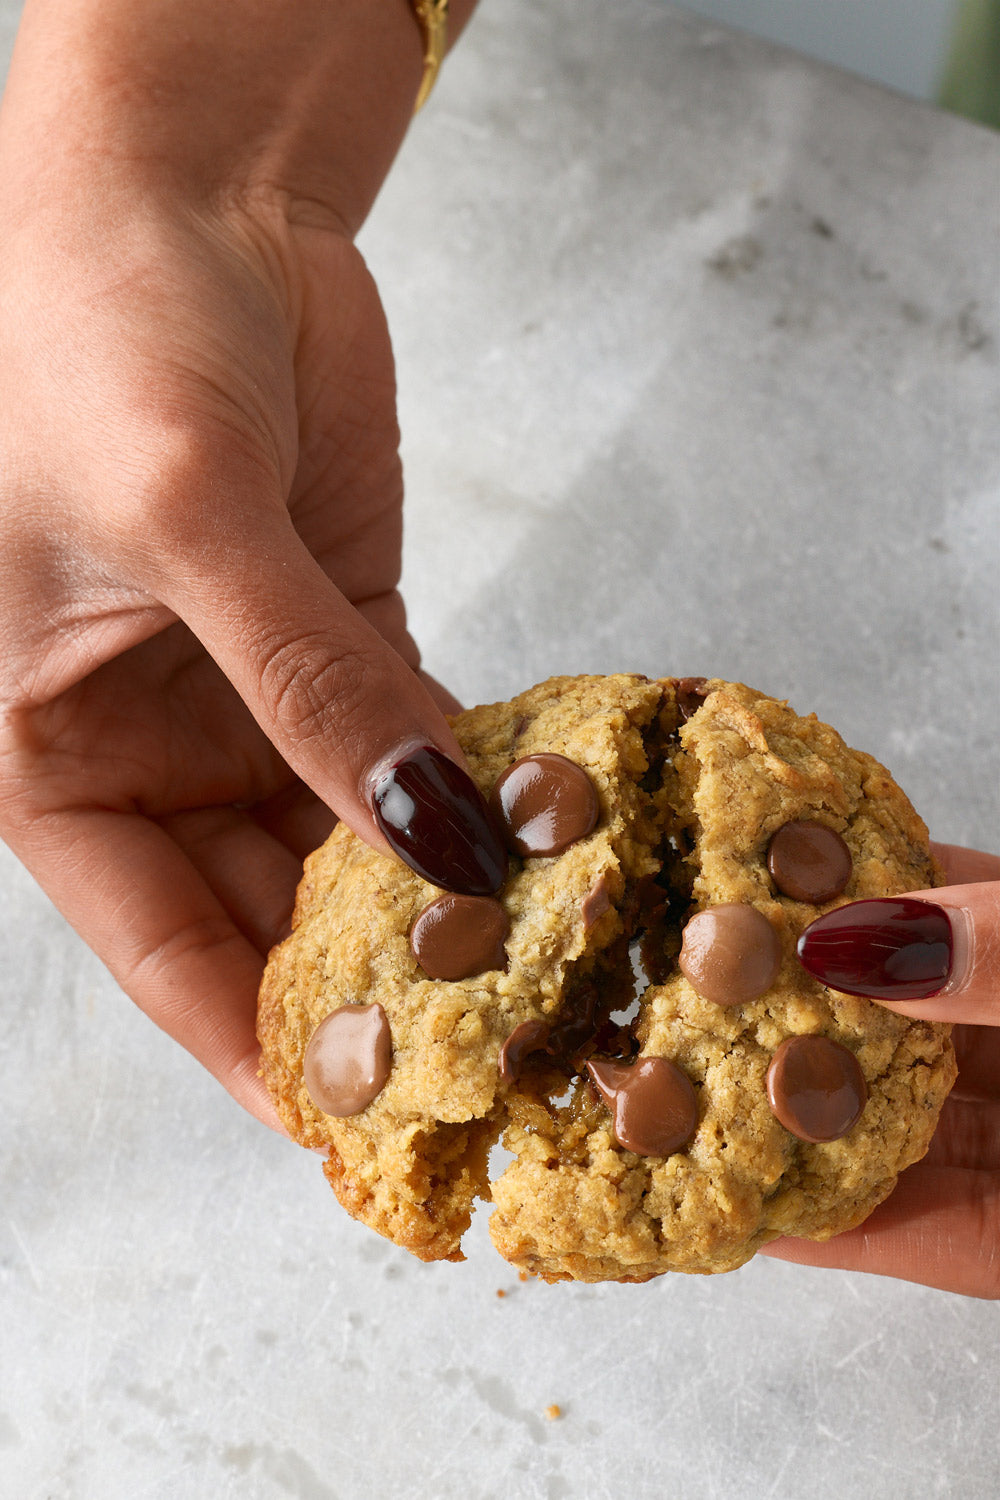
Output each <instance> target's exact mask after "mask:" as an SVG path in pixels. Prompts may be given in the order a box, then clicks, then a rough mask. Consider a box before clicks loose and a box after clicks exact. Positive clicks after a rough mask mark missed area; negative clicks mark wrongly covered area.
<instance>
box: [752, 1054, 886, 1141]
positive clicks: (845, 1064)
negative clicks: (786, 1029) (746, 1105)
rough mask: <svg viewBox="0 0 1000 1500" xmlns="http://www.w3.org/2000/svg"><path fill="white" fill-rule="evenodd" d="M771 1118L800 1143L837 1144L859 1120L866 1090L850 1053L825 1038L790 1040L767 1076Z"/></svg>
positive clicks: (859, 1065) (774, 1058) (776, 1055)
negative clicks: (828, 1142)
mask: <svg viewBox="0 0 1000 1500" xmlns="http://www.w3.org/2000/svg"><path fill="white" fill-rule="evenodd" d="M767 1098H768V1102H769V1104H770V1106H771V1110H772V1113H773V1114H774V1115H775V1117H776V1119H777V1120H779V1121H780V1123H781V1124H782V1125H784V1127H785V1129H786V1130H788V1131H790V1132H791V1134H792V1135H794V1136H797V1137H798V1139H799V1140H800V1141H811V1142H813V1143H819V1142H822V1141H836V1140H839V1139H840V1137H841V1136H842V1135H846V1134H847V1132H848V1131H849V1130H850V1129H851V1127H852V1126H853V1125H855V1124H856V1123H857V1121H858V1120H859V1119H860V1117H861V1112H862V1110H863V1109H864V1107H865V1105H866V1103H867V1102H868V1085H867V1084H866V1083H865V1075H864V1074H863V1073H862V1071H861V1064H860V1063H859V1062H858V1060H857V1058H856V1057H855V1055H854V1053H853V1052H851V1051H849V1050H848V1048H846V1047H842V1046H841V1044H840V1043H839V1042H835V1041H833V1040H832V1039H831V1038H830V1037H826V1036H790V1037H787V1038H786V1039H785V1041H783V1042H782V1043H781V1045H780V1046H779V1047H778V1050H777V1051H776V1052H775V1054H774V1056H773V1058H772V1059H771V1065H770V1067H769V1068H768V1070H767Z"/></svg>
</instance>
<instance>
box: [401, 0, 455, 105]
mask: <svg viewBox="0 0 1000 1500" xmlns="http://www.w3.org/2000/svg"><path fill="white" fill-rule="evenodd" d="M410 4H411V5H412V6H413V14H414V15H415V16H416V18H417V25H418V26H419V27H420V35H421V36H422V37H423V39H424V76H423V78H422V79H421V80H420V92H419V93H418V94H417V102H416V104H415V105H414V106H413V113H414V114H416V112H417V110H418V109H420V108H421V106H422V105H424V104H426V103H427V100H428V98H429V97H430V92H431V89H432V88H433V87H434V84H435V82H436V80H437V76H438V69H439V68H440V66H441V60H442V58H443V57H444V54H445V51H446V49H447V45H448V0H410Z"/></svg>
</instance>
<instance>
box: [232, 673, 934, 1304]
mask: <svg viewBox="0 0 1000 1500" xmlns="http://www.w3.org/2000/svg"><path fill="white" fill-rule="evenodd" d="M454 729H455V733H456V736H457V738H458V740H459V742H460V744H461V745H462V748H463V750H464V752H465V755H466V757H467V761H468V765H469V769H470V771H471V774H472V775H473V777H474V779H475V780H476V782H477V783H478V785H479V787H480V789H481V790H482V792H483V794H484V796H485V797H486V798H487V799H491V805H492V808H493V811H494V816H495V817H496V818H497V819H498V820H499V821H500V822H501V824H502V826H503V827H504V829H505V831H506V834H507V838H508V845H509V848H510V849H511V860H510V869H509V874H508V877H507V880H506V881H505V883H504V886H503V889H502V890H501V891H500V892H499V893H498V896H497V898H496V899H495V900H491V899H488V898H461V897H454V896H444V895H443V894H442V892H441V891H440V890H438V889H437V888H435V887H434V886H432V885H429V884H428V883H427V882H426V881H424V880H422V879H421V878H420V877H419V876H418V875H416V874H414V873H413V872H412V871H411V870H409V869H408V868H406V867H405V866H404V865H402V864H400V863H398V862H397V861H395V860H393V859H390V858H388V857H385V856H383V855H380V854H377V853H375V852H374V851H373V850H371V849H369V848H368V847H367V845H365V844H364V843H363V842H362V841H361V840H360V839H358V838H356V837H355V836H354V835H353V834H352V833H351V832H350V831H349V830H348V829H347V828H346V827H344V826H343V825H340V826H339V827H337V828H336V829H335V830H334V832H333V834H332V835H331V837H330V838H329V839H328V841H327V842H326V844H324V846H323V847H322V848H321V849H319V850H318V851H317V852H316V853H315V854H313V855H312V856H311V857H310V858H309V860H308V861H307V862H306V869H305V874H304V877H303V880H302V884H301V886H300V889H299V893H298V898H297V902H296V910H295V914H294V918H293V930H292V934H291V936H290V937H289V938H287V939H286V941H285V942H284V943H282V944H281V945H279V947H277V948H276V949H275V950H274V951H273V953H272V955H271V957H270V960H269V962H268V966H267V971H266V973H265V976H264V980H263V983H262V987H261V993H260V1002H259V1009H258V1034H259V1037H260V1041H261V1047H262V1069H263V1074H264V1077H265V1079H266V1081H267V1084H268V1087H269V1090H270V1092H271V1095H272V1097H273V1098H274V1100H275V1103H276V1105H277V1108H278V1110H279V1113H280V1115H281V1118H282V1120H283V1122H284V1124H285V1125H286V1127H287V1128H288V1130H289V1132H290V1133H291V1134H292V1136H293V1137H294V1138H295V1139H297V1140H299V1141H301V1142H302V1144H303V1145H306V1146H309V1147H313V1148H322V1149H324V1150H325V1151H326V1152H327V1161H326V1164H325V1171H326V1174H327V1176H328V1178H329V1180H330V1182H331V1184H332V1186H333V1188H334V1190H335V1192H336V1194H337V1196H338V1198H339V1199H340V1201H341V1203H342V1204H343V1205H344V1207H345V1208H346V1209H347V1210H348V1212H349V1213H351V1214H353V1215H354V1216H355V1217H356V1218H358V1219H361V1220H363V1221H364V1222H365V1223H366V1224H368V1225H370V1226H371V1227H372V1228H373V1229H376V1230H377V1231H378V1232H379V1233H381V1234H384V1235H386V1236H388V1238H390V1239H392V1240H394V1241H395V1242H396V1243H397V1244H399V1245H402V1246H404V1247H405V1248H406V1249H408V1250H410V1251H412V1252H413V1253H414V1254H415V1255H417V1256H419V1257H421V1258H422V1259H425V1260H439V1259H445V1260H460V1259H462V1251H461V1239H462V1236H463V1234H464V1232H465V1230H466V1229H467V1228H468V1225H469V1222H470V1218H471V1214H472V1210H473V1205H474V1202H475V1200H476V1199H477V1198H483V1199H489V1198H492V1200H493V1203H494V1205H495V1208H494V1212H493V1214H492V1216H491V1220H490V1232H491V1235H492V1238H493V1241H494V1244H495V1245H496V1247H497V1249H498V1250H499V1251H500V1253H501V1254H502V1255H503V1256H505V1257H506V1259H508V1260H509V1261H511V1262H512V1263H513V1264H514V1265H515V1266H517V1267H518V1268H520V1269H522V1270H524V1271H528V1272H531V1273H533V1274H535V1275H537V1276H540V1277H542V1278H544V1279H545V1280H548V1281H559V1280H566V1279H575V1280H584V1281H602V1280H616V1281H645V1280H648V1279H649V1278H651V1277H653V1276H657V1275H659V1274H661V1273H663V1272H665V1271H669V1270H678V1271H689V1272H713V1271H725V1270H730V1269H733V1268H734V1267H736V1266H739V1265H741V1264H743V1263H744V1262H745V1261H746V1260H748V1259H749V1258H750V1257H751V1256H752V1255H753V1254H754V1252H755V1251H756V1250H757V1249H758V1248H759V1247H760V1246H761V1245H762V1244H764V1243H766V1242H767V1241H768V1240H769V1239H773V1238H775V1237H776V1236H778V1235H799V1236H807V1237H811V1238H816V1239H825V1238H828V1237H830V1236H831V1235H834V1234H837V1233H840V1232H841V1231H843V1230H845V1229H848V1228H850V1227H852V1226H853V1225H856V1224H858V1223H860V1222H861V1221H862V1220H863V1219H864V1218H865V1217H866V1216H867V1215H868V1214H869V1213H870V1212H871V1210H872V1209H873V1208H874V1207H875V1206H876V1204H878V1203H879V1202H881V1201H882V1199H883V1198H885V1197H886V1196H887V1194H888V1193H889V1192H891V1190H892V1188H893V1186H894V1184H895V1181H896V1178H897V1176H898V1174H899V1173H900V1172H901V1171H902V1170H903V1169H904V1168H905V1167H906V1166H908V1165H910V1163H911V1162H914V1161H916V1160H918V1159H919V1158H920V1157H921V1156H922V1155H923V1154H924V1152H925V1151H926V1149H927V1146H928V1143H929V1141H930V1137H931V1135H932V1133H933V1129H934V1125H935V1123H936V1120H937V1115H938V1112H939V1110H940V1107H941V1104H942V1103H943V1101H944V1099H945V1097H946V1095H947V1093H948V1090H949V1088H950V1087H951V1084H952V1082H953V1079H954V1071H955V1069H954V1059H953V1054H952V1049H951V1044H950V1041H949V1035H948V1028H947V1027H944V1026H937V1025H931V1024H930V1023H927V1022H922V1021H913V1020H909V1019H908V1018H906V1017H904V1016H899V1015H895V1014H893V1013H891V1012H889V1011H887V1010H885V1009H884V1008H883V1007H881V1006H877V1005H874V1004H872V1003H871V1002H870V1001H867V1000H863V999H859V998H856V997H851V996H847V995H843V994H839V993H837V992H834V991H830V990H828V989H826V988H824V987H823V986H822V985H821V984H819V983H818V982H817V981H816V980H814V979H813V978H812V977H811V976H810V975H808V974H807V973H806V972H805V970H804V969H803V968H802V967H801V965H800V964H799V962H798V959H797V957H796V941H797V939H798V937H799V934H800V933H801V932H802V930H803V929H804V928H805V927H806V926H807V925H808V924H809V922H811V921H812V920H813V919H814V918H815V917H816V916H818V915H820V914H821V913H822V912H823V911H827V910H830V909H831V908H832V907H835V906H837V905H840V904H842V903H843V902H845V901H852V900H857V899H859V898H862V897H866V896H882V895H889V894H894V893H897V892H901V891H905V890H915V889H920V888H924V887H927V886H930V885H933V884H934V883H935V869H934V866H933V863H932V860H931V857H930V853H929V848H928V842H927V831H926V828H925V827H924V825H923V823H922V821H921V820H920V818H919V817H918V816H917V814H916V813H915V812H914V811H913V809H912V807H911V806H910V804H909V802H908V801H907V800H906V798H905V796H904V795H903V793H902V792H901V791H900V790H899V788H898V787H897V786H896V785H895V783H894V782H893V780H892V778H891V777H890V776H889V774H888V773H887V772H886V771H885V770H884V769H883V768H882V767H881V766H880V765H878V763H877V762H876V761H874V760H873V759H872V758H871V757H870V756H868V755H865V754H863V753H862V752H859V751H854V750H850V749H848V748H847V746H846V745H845V744H844V743H843V741H842V740H841V739H840V737H839V736H838V735H837V734H836V732H835V731H834V730H832V729H830V728H829V727H828V726H826V725H824V724H822V723H820V722H819V721H818V720H817V719H816V718H815V717H814V716H809V717H799V716H797V715H796V714H795V713H794V712H793V711H792V710H791V709H790V708H789V707H788V706H787V705H786V704H784V703H781V702H779V701H777V700H775V699H773V698H768V697H766V696H764V695H763V694H760V693H757V692H754V691H753V690H752V689H750V688H747V687H744V686H742V685H740V684H733V683H726V682H722V681H718V680H712V681H708V682H706V681H704V680H703V679H669V678H668V679H664V680H662V681H659V682H651V681H647V680H646V679H645V678H642V677H637V676H625V675H622V676H613V677H581V678H554V679H552V680H551V681H549V682H546V683H543V684H541V685H540V686H538V687H536V688H533V689H531V690H530V691H529V692H526V693H522V694H521V695H520V696H519V697H517V698H515V699H514V700H513V701H512V702H510V703H502V704H494V705H491V706H487V707H482V708H475V709H471V710H469V711H468V712H466V713H464V714H461V715H460V716H459V717H458V718H457V719H456V721H455V723H454ZM499 1141H502V1144H503V1145H504V1147H505V1148H506V1150H507V1152H508V1153H509V1154H510V1158H511V1159H510V1160H509V1163H508V1164H507V1165H506V1166H505V1167H504V1169H503V1170H502V1171H501V1172H500V1173H499V1175H498V1176H497V1178H496V1180H495V1181H493V1182H492V1183H490V1181H489V1156H490V1151H491V1149H492V1148H493V1146H494V1145H495V1144H497V1143H498V1142H499Z"/></svg>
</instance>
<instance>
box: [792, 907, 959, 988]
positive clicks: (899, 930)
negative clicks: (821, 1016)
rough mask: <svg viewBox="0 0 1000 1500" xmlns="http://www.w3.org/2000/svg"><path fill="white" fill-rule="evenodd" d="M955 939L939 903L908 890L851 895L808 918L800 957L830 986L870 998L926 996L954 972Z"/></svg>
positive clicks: (806, 966)
mask: <svg viewBox="0 0 1000 1500" xmlns="http://www.w3.org/2000/svg"><path fill="white" fill-rule="evenodd" d="M954 951H955V939H954V932H953V928H952V923H951V919H950V917H949V914H948V912H947V911H946V910H945V908H944V907H943V906H938V905H937V904H936V903H935V902H933V901H917V900H914V899H913V898H912V897H908V896H890V897H884V898H882V899H880V900H876V901H852V902H850V903H849V904H848V905H847V906H839V907H838V908H837V909H836V911H830V912H827V913H826V915H825V916H823V917H817V919H816V921H815V922H811V923H810V924H809V926H808V927H807V928H806V930H805V931H804V932H803V934H802V936H801V937H800V938H799V943H798V954H799V962H800V963H801V964H802V967H803V968H804V969H807V970H808V971H809V973H810V974H812V975H813V977H814V978H816V979H818V980H820V982H821V983H822V984H825V985H828V986H829V987H830V989H833V990H842V991H843V992H844V993H845V994H847V995H866V996H868V997H869V998H870V999H873V1000H926V999H928V998H929V997H930V996H931V995H939V994H940V993H941V991H942V990H943V989H944V988H945V987H946V986H947V984H948V980H949V978H950V977H951V972H952V959H953V957H954Z"/></svg>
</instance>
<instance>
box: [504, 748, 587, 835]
mask: <svg viewBox="0 0 1000 1500" xmlns="http://www.w3.org/2000/svg"><path fill="white" fill-rule="evenodd" d="M490 808H491V810H492V812H493V814H494V817H495V818H496V819H497V821H498V822H499V824H500V826H501V827H502V828H503V829H505V831H506V835H507V844H508V847H509V848H511V849H512V850H513V851H514V852H515V853H516V854H521V855H523V856H525V857H526V858H532V857H535V856H545V855H549V854H561V853H562V851H563V850H564V849H568V848H569V846H570V844H575V843H576V841H577V839H582V838H585V837H586V835H587V834H588V833H590V831H591V829H592V828H593V827H594V825H595V823H596V822H597V818H598V814H599V812H600V806H599V804H598V801H597V793H596V791H595V790H594V784H593V782H592V781H591V779H590V777H589V776H588V775H587V773H586V771H585V770H584V769H583V767H582V766H578V765H577V764H576V762H575V761H572V760H568V759H567V758H566V756H565V755H554V754H551V753H549V752H543V753H542V754H540V755H524V756H522V757H521V759H520V760H516V761H515V762H514V764H513V765H512V766H508V767H507V769H506V771H504V772H503V774H502V775H501V776H500V777H499V779H498V780H497V783H496V785H495V786H494V788H493V795H492V797H491V798H490Z"/></svg>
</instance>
